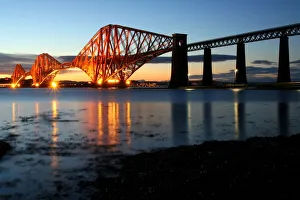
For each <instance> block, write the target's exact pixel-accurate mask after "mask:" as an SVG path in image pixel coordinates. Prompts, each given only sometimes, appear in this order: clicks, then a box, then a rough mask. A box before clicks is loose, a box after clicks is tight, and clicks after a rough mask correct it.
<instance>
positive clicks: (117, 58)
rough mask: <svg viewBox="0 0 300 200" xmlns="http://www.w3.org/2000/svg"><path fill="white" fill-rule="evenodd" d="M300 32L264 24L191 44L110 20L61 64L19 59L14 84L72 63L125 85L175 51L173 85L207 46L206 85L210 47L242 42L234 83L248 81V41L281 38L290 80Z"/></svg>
mask: <svg viewBox="0 0 300 200" xmlns="http://www.w3.org/2000/svg"><path fill="white" fill-rule="evenodd" d="M299 34H300V24H292V25H288V26H282V27H277V28H271V29H265V30H260V31H255V32H249V33H244V34H239V35H234V36H228V37H223V38H217V39H213V40H207V41H201V42H195V43H191V44H187V35H186V34H173V35H172V36H167V35H162V34H158V33H153V32H149V31H144V30H138V29H134V28H130V27H125V26H120V25H111V24H110V25H107V26H105V27H102V28H101V29H99V31H98V32H97V33H96V34H95V35H94V36H93V37H92V38H91V39H90V41H89V42H88V43H87V44H86V45H85V47H84V48H83V49H82V50H81V51H80V52H79V54H78V55H77V56H76V57H75V58H74V60H73V61H71V62H68V63H60V62H58V61H57V60H56V59H55V58H53V57H52V56H50V55H49V54H47V53H43V54H40V55H39V56H38V57H37V58H36V60H35V62H34V64H33V65H32V67H31V69H30V71H29V72H26V71H25V70H24V69H23V67H22V66H21V65H20V64H18V65H16V67H15V70H14V72H13V74H12V80H13V82H12V83H13V85H14V86H15V85H18V84H19V83H20V82H21V81H22V80H24V79H25V78H26V77H28V76H31V77H32V80H33V85H35V86H39V85H41V84H43V83H44V82H51V81H53V80H54V78H55V76H56V75H57V74H58V73H59V72H60V71H61V70H64V69H67V68H79V69H81V70H82V71H83V72H85V73H86V74H87V75H88V76H89V77H90V78H91V81H92V83H93V84H99V85H102V86H106V85H107V84H108V83H109V81H110V80H113V81H116V82H118V84H119V86H126V80H128V79H129V77H130V76H131V75H132V74H133V73H134V72H136V71H137V70H138V69H139V68H140V67H142V66H143V65H144V64H145V63H147V62H149V61H151V60H152V59H153V58H155V57H157V56H160V55H162V54H164V53H167V52H170V51H172V71H171V79H170V84H169V87H182V86H188V85H189V80H188V56H187V53H188V52H191V51H198V50H204V62H203V85H212V84H213V78H212V59H211V48H217V47H223V46H230V45H237V56H236V70H235V72H236V73H235V83H241V84H247V78H246V62H245V43H249V42H257V41H262V40H270V39H275V38H280V45H279V62H278V63H279V66H278V78H277V82H290V81H291V78H290V67H289V65H290V63H289V44H288V37H289V36H294V35H299Z"/></svg>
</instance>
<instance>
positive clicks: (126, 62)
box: [72, 24, 173, 84]
mask: <svg viewBox="0 0 300 200" xmlns="http://www.w3.org/2000/svg"><path fill="white" fill-rule="evenodd" d="M172 47H173V39H172V37H170V36H167V35H162V34H157V33H152V32H149V31H144V30H138V29H133V28H129V27H125V26H120V25H112V24H110V25H107V26H105V27H103V28H101V29H100V30H99V31H98V32H97V33H96V34H95V35H94V36H93V37H92V39H91V40H90V41H89V42H88V43H87V44H86V45H85V47H84V48H83V49H82V50H81V51H80V52H79V54H78V55H77V56H76V58H75V59H74V60H73V62H72V66H73V67H78V68H80V69H82V70H83V71H84V72H85V73H86V74H87V75H88V76H89V77H90V78H91V79H92V82H94V83H100V84H101V83H105V82H106V81H107V80H109V79H117V80H120V81H125V80H127V79H128V78H129V77H130V76H131V75H132V74H133V73H134V72H135V71H136V70H138V69H139V68H140V67H141V66H142V65H143V64H145V63H146V62H148V61H149V60H151V59H153V58H154V57H157V56H159V55H161V54H164V53H166V52H169V51H171V50H172Z"/></svg>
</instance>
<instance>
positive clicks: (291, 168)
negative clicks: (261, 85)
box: [79, 134, 300, 199]
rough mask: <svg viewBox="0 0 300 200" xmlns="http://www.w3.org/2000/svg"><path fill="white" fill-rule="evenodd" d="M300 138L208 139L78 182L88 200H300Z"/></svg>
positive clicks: (126, 161)
mask: <svg viewBox="0 0 300 200" xmlns="http://www.w3.org/2000/svg"><path fill="white" fill-rule="evenodd" d="M299 160H300V134H297V135H293V136H290V137H284V136H278V137H264V138H263V137H262V138H260V137H254V138H249V139H247V140H246V141H208V142H204V143H203V144H200V145H192V146H181V147H172V148H168V149H162V150H156V151H153V152H148V153H141V154H137V155H133V156H125V157H124V158H122V160H121V164H122V166H123V167H122V168H121V169H120V171H119V176H118V177H115V178H104V177H102V176H101V175H99V176H98V178H97V180H96V181H89V182H81V183H80V184H79V187H81V188H85V187H90V186H92V187H94V188H95V189H96V192H95V193H94V194H93V195H92V196H91V199H99V198H100V199H133V198H138V199H199V197H204V198H205V197H210V198H211V197H214V198H224V197H239V198H244V197H252V198H255V197H256V198H257V197H267V198H268V199H269V198H273V197H284V198H290V197H300V194H299V193H298V189H297V182H298V180H299V179H300V170H299V169H300V162H299Z"/></svg>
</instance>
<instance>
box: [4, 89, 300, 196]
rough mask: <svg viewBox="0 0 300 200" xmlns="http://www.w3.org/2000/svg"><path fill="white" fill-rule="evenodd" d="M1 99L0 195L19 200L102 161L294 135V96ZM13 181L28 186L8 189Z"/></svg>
mask: <svg viewBox="0 0 300 200" xmlns="http://www.w3.org/2000/svg"><path fill="white" fill-rule="evenodd" d="M0 99H1V100H0V101H1V106H2V112H1V113H0V130H1V131H0V138H6V139H7V140H8V141H9V142H10V143H11V144H12V145H13V147H14V150H13V151H11V152H10V153H9V154H8V155H7V156H5V157H4V159H2V160H1V168H0V194H1V195H3V194H7V195H8V194H15V193H17V192H20V191H21V193H24V195H25V197H24V196H23V198H22V199H26V198H27V199H30V198H32V197H33V196H32V195H34V192H33V193H32V191H35V190H38V191H40V192H42V191H45V190H46V191H49V190H50V191H52V190H53V191H55V188H56V187H54V186H55V183H57V181H61V180H63V181H65V180H68V181H70V184H71V183H72V180H73V179H74V176H75V175H76V176H79V175H78V174H80V177H81V178H82V177H85V178H89V177H93V175H92V174H91V173H92V172H91V171H90V170H89V171H88V172H87V171H84V170H82V167H84V166H85V165H86V164H87V163H89V161H91V160H92V159H93V157H95V156H99V155H102V154H103V155H104V154H110V153H117V152H119V151H120V152H125V153H135V152H139V151H140V150H149V149H154V148H158V147H171V146H178V145H187V144H197V143H201V142H203V141H206V140H245V139H247V138H248V137H252V136H275V135H278V134H284V135H290V134H296V133H299V132H300V126H299V119H300V112H299V111H300V105H299V103H298V102H299V100H300V93H299V92H298V91H275V90H274V91H254V90H236V89H234V90H189V91H185V90H167V89H161V90H151V89H149V90H96V89H95V90H93V89H62V90H60V91H58V92H56V93H54V92H51V93H49V91H47V90H44V89H39V90H28V89H27V90H26V89H24V90H22V89H21V90H19V91H14V92H13V93H12V92H11V91H9V90H5V89H3V92H1V93H0ZM12 135H13V136H14V137H12ZM7 136H10V137H7ZM28 171H30V173H28ZM79 172H80V173H79ZM28 176H29V177H30V179H28ZM37 177H38V178H37ZM16 179H21V180H23V179H26V180H27V181H19V182H18V183H17V184H16V186H15V187H10V186H9V184H7V182H13V181H14V180H16ZM28 182H29V183H31V186H30V189H28V188H27V184H28ZM26 192H27V193H26ZM25 193H26V194H25ZM29 193H30V194H29Z"/></svg>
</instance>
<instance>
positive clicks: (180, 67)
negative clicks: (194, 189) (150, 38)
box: [169, 33, 189, 88]
mask: <svg viewBox="0 0 300 200" xmlns="http://www.w3.org/2000/svg"><path fill="white" fill-rule="evenodd" d="M186 43H187V35H186V34H177V33H176V34H173V50H172V69H171V80H170V82H169V88H177V87H185V86H188V82H189V80H188V58H187V48H186Z"/></svg>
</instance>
